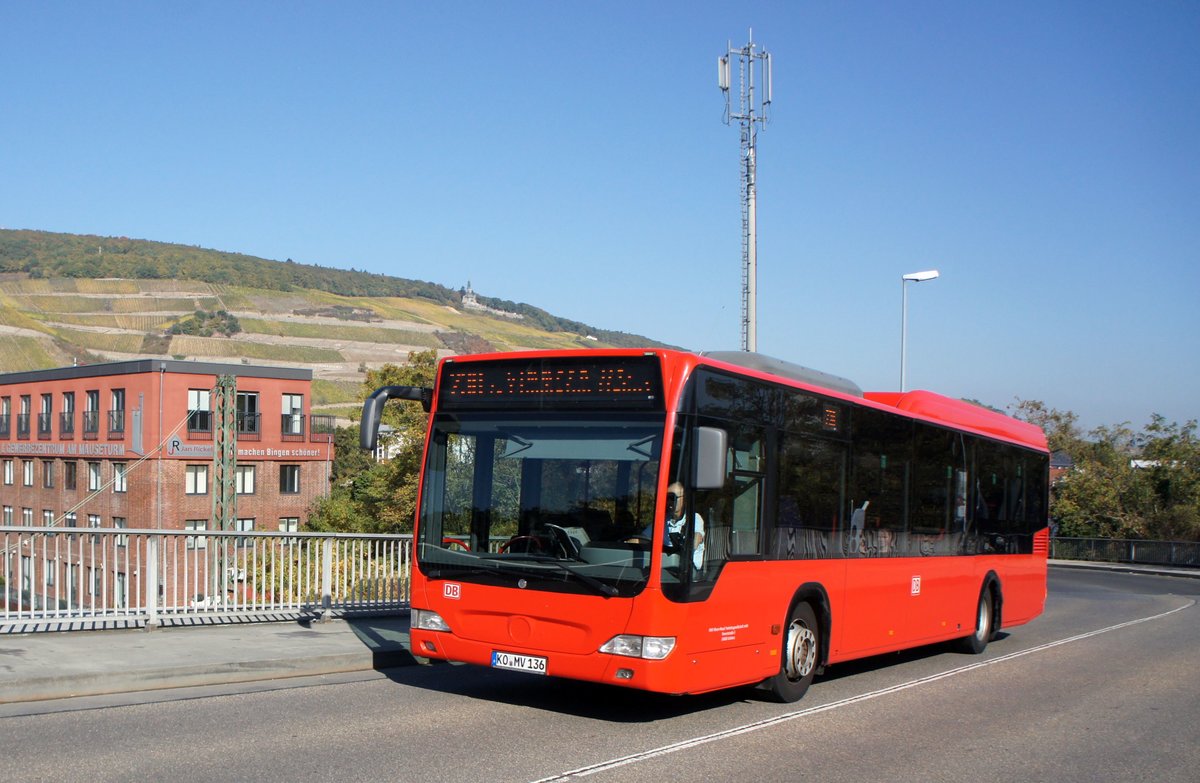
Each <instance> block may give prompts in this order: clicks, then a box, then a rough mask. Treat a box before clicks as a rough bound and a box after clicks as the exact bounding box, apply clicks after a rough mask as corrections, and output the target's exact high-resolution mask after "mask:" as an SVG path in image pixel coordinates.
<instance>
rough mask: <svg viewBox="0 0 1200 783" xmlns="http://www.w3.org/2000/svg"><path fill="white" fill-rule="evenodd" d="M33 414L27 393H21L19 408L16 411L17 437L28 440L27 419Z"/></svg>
mask: <svg viewBox="0 0 1200 783" xmlns="http://www.w3.org/2000/svg"><path fill="white" fill-rule="evenodd" d="M32 414H33V410H32V403H30V397H29V395H28V394H23V395H21V409H20V411H18V412H17V437H18V438H22V439H25V440H28V438H29V419H30V416H31V415H32Z"/></svg>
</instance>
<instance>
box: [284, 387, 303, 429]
mask: <svg viewBox="0 0 1200 783" xmlns="http://www.w3.org/2000/svg"><path fill="white" fill-rule="evenodd" d="M279 431H280V433H281V434H282V435H283V439H284V440H304V395H302V394H285V395H283V416H282V419H281V421H280V430H279Z"/></svg>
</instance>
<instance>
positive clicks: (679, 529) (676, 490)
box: [667, 481, 704, 570]
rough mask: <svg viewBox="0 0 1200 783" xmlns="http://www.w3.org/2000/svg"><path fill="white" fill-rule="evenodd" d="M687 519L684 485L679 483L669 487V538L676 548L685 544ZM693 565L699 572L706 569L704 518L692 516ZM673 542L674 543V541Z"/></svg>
mask: <svg viewBox="0 0 1200 783" xmlns="http://www.w3.org/2000/svg"><path fill="white" fill-rule="evenodd" d="M686 528H687V519H686V517H685V515H684V512H683V485H682V484H680V483H679V482H678V481H676V482H674V483H672V484H671V486H669V487H667V538H668V543H674V542H678V543H675V545H676V546H679V544H682V543H683V535H684V530H685V529H686ZM692 534H693V536H692V564H693V565H694V566H696V569H697V570H699V569H701V568H703V567H704V518H703V517H701V516H700V515H699V514H692ZM672 540H673V541H672Z"/></svg>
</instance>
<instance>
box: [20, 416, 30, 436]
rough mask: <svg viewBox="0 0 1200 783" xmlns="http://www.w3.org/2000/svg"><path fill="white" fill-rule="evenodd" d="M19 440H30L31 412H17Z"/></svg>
mask: <svg viewBox="0 0 1200 783" xmlns="http://www.w3.org/2000/svg"><path fill="white" fill-rule="evenodd" d="M17 440H29V414H28V413H18V414H17Z"/></svg>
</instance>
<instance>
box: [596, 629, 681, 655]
mask: <svg viewBox="0 0 1200 783" xmlns="http://www.w3.org/2000/svg"><path fill="white" fill-rule="evenodd" d="M674 649H675V637H674V636H637V635H636V634H621V635H620V636H614V637H613V638H611V639H609V640H608V641H607V642H605V643H604V644H603V645H602V646H601V647H600V652H602V653H609V654H611V655H624V656H625V657H627V658H646V659H647V660H651V661H661V660H662V659H663V658H666V657H667V656H668V655H670V654H671V651H672V650H674Z"/></svg>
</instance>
